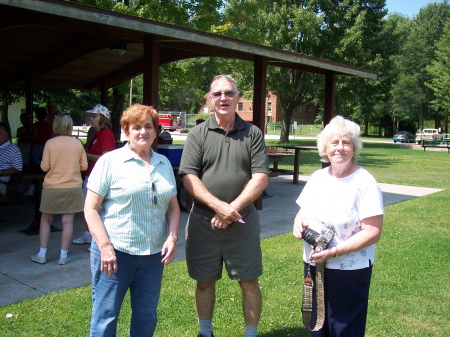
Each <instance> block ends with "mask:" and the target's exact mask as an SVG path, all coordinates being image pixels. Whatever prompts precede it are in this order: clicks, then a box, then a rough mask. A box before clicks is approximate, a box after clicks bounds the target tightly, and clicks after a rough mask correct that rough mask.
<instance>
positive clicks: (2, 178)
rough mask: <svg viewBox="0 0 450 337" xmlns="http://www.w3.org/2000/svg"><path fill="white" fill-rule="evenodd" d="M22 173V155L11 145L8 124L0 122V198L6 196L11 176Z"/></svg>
mask: <svg viewBox="0 0 450 337" xmlns="http://www.w3.org/2000/svg"><path fill="white" fill-rule="evenodd" d="M21 171H22V154H21V153H20V150H19V148H18V147H17V146H16V145H14V144H11V142H10V140H9V130H8V126H7V125H6V123H3V122H0V196H5V195H6V191H7V185H8V182H9V181H10V179H11V176H12V175H14V174H19V173H20V172H21Z"/></svg>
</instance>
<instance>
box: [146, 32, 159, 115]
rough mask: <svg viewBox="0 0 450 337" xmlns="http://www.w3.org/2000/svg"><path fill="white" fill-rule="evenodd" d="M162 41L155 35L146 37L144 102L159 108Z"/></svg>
mask: <svg viewBox="0 0 450 337" xmlns="http://www.w3.org/2000/svg"><path fill="white" fill-rule="evenodd" d="M159 57H160V42H159V41H158V40H157V39H156V38H155V36H154V35H146V36H145V37H144V69H143V70H144V95H143V96H144V97H143V104H145V105H151V106H153V107H154V108H155V109H156V110H158V89H159V88H158V86H159Z"/></svg>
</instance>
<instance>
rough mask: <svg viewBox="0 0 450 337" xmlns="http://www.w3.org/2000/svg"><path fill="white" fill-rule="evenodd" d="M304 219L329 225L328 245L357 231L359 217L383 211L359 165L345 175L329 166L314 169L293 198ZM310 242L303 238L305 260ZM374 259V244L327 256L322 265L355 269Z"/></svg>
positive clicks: (378, 195)
mask: <svg viewBox="0 0 450 337" xmlns="http://www.w3.org/2000/svg"><path fill="white" fill-rule="evenodd" d="M297 204H298V205H299V206H300V208H301V211H302V217H303V218H304V219H305V222H307V223H311V224H314V225H313V226H312V227H314V226H321V224H324V225H327V226H332V227H334V229H335V232H336V233H335V236H334V238H333V240H332V241H331V242H330V245H329V247H332V246H335V245H337V244H338V243H340V242H343V241H345V240H347V239H348V238H349V237H351V236H353V235H354V234H356V233H358V232H359V231H361V220H363V219H365V218H369V217H372V216H376V215H381V214H384V206H383V195H382V193H381V190H380V188H379V186H378V184H377V182H376V180H375V178H374V177H373V176H372V175H371V174H370V173H369V172H368V171H367V170H365V169H363V168H361V167H360V168H359V169H358V170H357V171H356V172H354V173H353V174H351V175H349V176H348V177H345V178H336V177H333V176H331V175H330V174H329V168H328V167H327V168H324V169H321V170H318V171H316V172H314V173H313V174H312V175H311V177H310V178H309V180H308V182H307V183H306V185H305V187H304V188H303V190H302V192H301V194H300V196H299V197H298V199H297ZM310 252H311V246H310V245H309V244H308V243H306V242H305V249H304V252H303V259H304V261H305V262H308V260H307V259H308V257H309V255H310ZM374 259H375V244H373V245H371V246H369V247H366V248H363V249H361V250H359V251H355V252H351V253H348V254H344V255H342V256H338V257H336V258H330V259H328V260H327V262H326V263H325V266H326V268H330V269H341V270H355V269H362V268H366V267H368V266H369V260H370V261H371V263H373V262H374Z"/></svg>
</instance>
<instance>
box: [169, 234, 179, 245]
mask: <svg viewBox="0 0 450 337" xmlns="http://www.w3.org/2000/svg"><path fill="white" fill-rule="evenodd" d="M169 238H171V239H172V240H173V241H174V242H175V243H177V242H178V237H176V236H175V235H173V234H170V235H169Z"/></svg>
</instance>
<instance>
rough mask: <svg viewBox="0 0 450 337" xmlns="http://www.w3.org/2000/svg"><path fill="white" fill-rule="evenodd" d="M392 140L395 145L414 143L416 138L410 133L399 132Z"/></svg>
mask: <svg viewBox="0 0 450 337" xmlns="http://www.w3.org/2000/svg"><path fill="white" fill-rule="evenodd" d="M392 139H393V140H394V143H397V142H401V143H414V142H415V140H416V137H415V136H414V135H413V134H412V133H411V132H409V131H399V132H397V133H396V134H395V135H394V137H392Z"/></svg>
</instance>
